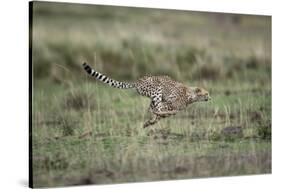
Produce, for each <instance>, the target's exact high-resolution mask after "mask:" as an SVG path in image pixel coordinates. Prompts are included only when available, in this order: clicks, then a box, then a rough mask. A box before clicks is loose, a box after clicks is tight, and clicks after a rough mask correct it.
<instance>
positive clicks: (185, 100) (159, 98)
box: [83, 63, 211, 128]
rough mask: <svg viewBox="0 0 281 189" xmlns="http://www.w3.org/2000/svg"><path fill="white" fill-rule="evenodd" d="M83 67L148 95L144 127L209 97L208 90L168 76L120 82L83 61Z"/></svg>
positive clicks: (116, 84) (104, 79)
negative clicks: (148, 101) (146, 117)
mask: <svg viewBox="0 0 281 189" xmlns="http://www.w3.org/2000/svg"><path fill="white" fill-rule="evenodd" d="M83 67H84V69H85V71H86V72H87V73H88V74H89V75H91V76H93V77H95V78H96V79H97V80H100V81H102V82H104V83H106V84H108V85H110V86H112V87H116V88H119V89H129V88H135V89H136V90H137V92H138V93H139V94H140V95H142V96H146V97H149V98H150V99H151V103H150V106H149V110H148V111H149V113H150V119H149V120H147V121H146V122H145V123H144V125H143V127H144V128H145V127H148V126H150V125H153V124H155V123H157V122H158V121H159V120H160V119H161V118H165V117H169V116H171V115H175V114H176V113H177V112H179V111H180V110H182V109H184V108H185V107H187V106H188V105H189V104H191V103H193V102H199V101H208V100H210V99H211V97H210V96H209V93H208V91H206V90H204V89H202V88H199V87H187V86H185V85H183V84H182V83H179V82H177V81H174V80H172V79H171V78H170V77H169V76H144V77H142V78H140V79H138V80H137V81H136V82H120V81H116V80H113V79H110V78H108V77H107V76H105V75H103V74H101V73H99V72H97V71H95V70H94V69H92V68H91V67H90V66H89V65H88V64H87V63H83Z"/></svg>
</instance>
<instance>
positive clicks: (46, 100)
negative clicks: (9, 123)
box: [32, 2, 271, 187]
mask: <svg viewBox="0 0 281 189" xmlns="http://www.w3.org/2000/svg"><path fill="white" fill-rule="evenodd" d="M34 5H35V6H34V20H33V23H34V28H33V47H34V48H33V49H32V51H33V76H34V80H33V81H34V83H33V84H34V85H33V103H32V110H33V111H32V116H33V123H32V152H33V164H32V166H33V181H34V186H35V187H41V186H65V185H80V184H109V183H120V182H135V181H138V182H139V181H152V180H167V179H186V178H197V177H214V176H233V175H245V174H264V173H271V18H269V17H260V16H249V15H224V14H210V13H191V12H183V11H180V12H177V11H168V10H166V11H163V10H162V11H160V10H145V9H128V8H121V7H119V8H116V9H112V8H111V7H100V6H99V7H95V6H94V7H90V6H89V7H88V6H82V5H75V6H72V5H66V4H61V3H60V4H50V3H42V2H36V3H35V4H34ZM54 5H56V6H54ZM84 61H87V62H89V63H90V64H91V65H92V66H94V67H95V68H96V69H97V70H99V71H101V72H103V73H106V74H107V75H108V76H110V77H112V78H114V79H117V80H129V81H132V80H136V79H137V78H138V77H140V76H143V75H147V74H152V75H163V74H167V75H170V76H171V77H173V78H175V79H177V80H179V81H181V82H183V83H185V84H187V85H190V86H203V87H204V88H206V89H207V90H208V91H209V92H210V94H211V96H212V101H210V102H207V103H196V104H193V105H191V106H190V107H188V108H187V109H186V110H185V111H183V112H180V113H179V114H177V115H175V116H173V117H171V118H167V119H163V120H161V121H160V122H159V123H158V124H156V125H154V126H153V127H151V128H147V129H143V128H142V125H143V123H144V121H145V119H146V117H147V113H146V110H147V108H148V105H149V99H147V98H145V97H141V96H139V95H137V94H136V92H135V91H133V90H118V89H115V88H110V87H109V86H105V85H103V84H102V83H98V82H96V81H94V80H92V79H91V78H89V77H87V75H86V74H85V72H84V71H83V70H82V67H81V64H82V62H84Z"/></svg>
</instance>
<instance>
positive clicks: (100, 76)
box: [83, 62, 135, 89]
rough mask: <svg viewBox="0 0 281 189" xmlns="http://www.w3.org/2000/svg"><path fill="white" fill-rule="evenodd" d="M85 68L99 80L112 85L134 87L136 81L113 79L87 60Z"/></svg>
mask: <svg viewBox="0 0 281 189" xmlns="http://www.w3.org/2000/svg"><path fill="white" fill-rule="evenodd" d="M83 67H84V70H85V71H86V72H87V73H88V74H89V75H91V76H93V77H95V78H96V79H97V80H99V81H102V82H103V83H106V84H108V85H110V86H112V87H116V88H119V89H129V88H134V87H135V85H134V83H127V82H121V81H116V80H113V79H110V78H109V77H107V76H105V75H103V74H101V73H99V72H97V71H95V70H94V69H92V68H91V67H90V66H89V64H87V63H86V62H84V63H83Z"/></svg>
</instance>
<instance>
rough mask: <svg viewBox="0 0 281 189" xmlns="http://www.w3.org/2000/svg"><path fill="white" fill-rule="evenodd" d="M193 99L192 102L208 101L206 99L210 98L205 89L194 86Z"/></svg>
mask: <svg viewBox="0 0 281 189" xmlns="http://www.w3.org/2000/svg"><path fill="white" fill-rule="evenodd" d="M193 100H194V102H199V101H208V100H211V97H210V95H209V92H208V91H206V90H205V89H203V88H200V87H194V88H193Z"/></svg>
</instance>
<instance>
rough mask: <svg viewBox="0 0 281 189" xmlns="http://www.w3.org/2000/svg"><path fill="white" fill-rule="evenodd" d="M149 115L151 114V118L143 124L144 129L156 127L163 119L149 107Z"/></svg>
mask: <svg viewBox="0 0 281 189" xmlns="http://www.w3.org/2000/svg"><path fill="white" fill-rule="evenodd" d="M148 113H149V116H150V118H149V120H147V121H146V122H145V123H144V124H143V128H146V127H148V126H151V125H154V124H155V123H157V122H158V121H159V120H160V119H161V117H160V116H159V115H157V114H155V113H153V110H152V107H151V106H149V109H148Z"/></svg>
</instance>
